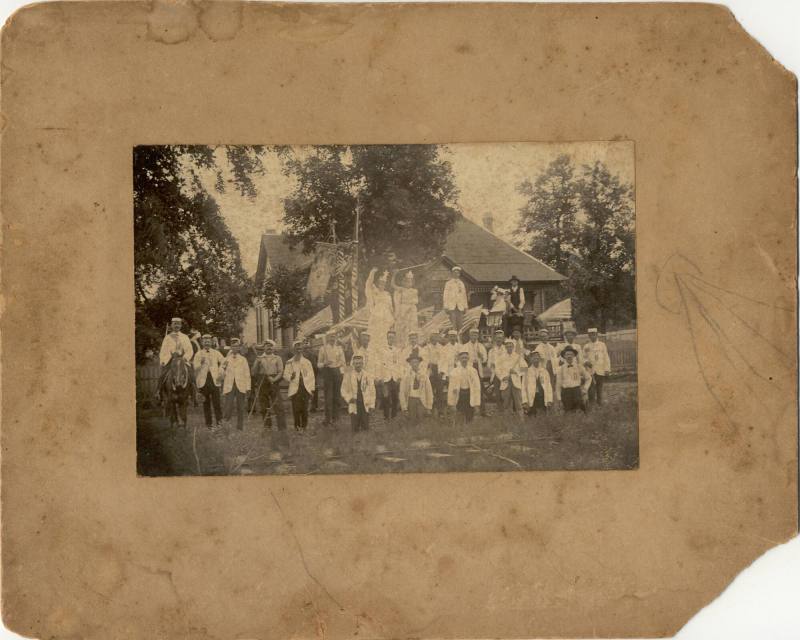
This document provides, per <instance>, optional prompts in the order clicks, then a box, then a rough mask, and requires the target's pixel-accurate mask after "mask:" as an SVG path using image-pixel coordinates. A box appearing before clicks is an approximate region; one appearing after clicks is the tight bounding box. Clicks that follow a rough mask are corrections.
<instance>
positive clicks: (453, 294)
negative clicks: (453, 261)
mask: <svg viewBox="0 0 800 640" xmlns="http://www.w3.org/2000/svg"><path fill="white" fill-rule="evenodd" d="M467 306H468V303H467V287H466V286H465V285H464V281H463V280H462V279H461V267H458V266H455V267H453V268H452V269H451V270H450V279H449V280H448V281H447V282H446V283H445V285H444V293H443V295H442V308H444V310H445V312H447V316H448V317H449V318H450V324H451V325H453V328H454V329H455V330H456V331H461V321H462V320H463V319H464V313H465V312H466V310H467Z"/></svg>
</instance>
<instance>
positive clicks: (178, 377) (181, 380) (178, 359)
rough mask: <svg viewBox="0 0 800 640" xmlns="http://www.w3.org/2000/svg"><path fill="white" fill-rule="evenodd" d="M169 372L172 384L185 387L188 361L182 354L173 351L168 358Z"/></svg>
mask: <svg viewBox="0 0 800 640" xmlns="http://www.w3.org/2000/svg"><path fill="white" fill-rule="evenodd" d="M167 366H168V367H169V374H170V377H171V379H172V384H173V385H174V386H176V387H185V386H186V385H187V383H188V382H189V374H190V369H189V363H188V362H186V360H185V359H184V357H183V354H181V353H179V352H175V353H173V354H172V357H171V358H170V361H169V364H168V365H167Z"/></svg>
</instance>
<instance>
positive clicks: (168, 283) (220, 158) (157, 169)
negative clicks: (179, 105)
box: [133, 145, 262, 359]
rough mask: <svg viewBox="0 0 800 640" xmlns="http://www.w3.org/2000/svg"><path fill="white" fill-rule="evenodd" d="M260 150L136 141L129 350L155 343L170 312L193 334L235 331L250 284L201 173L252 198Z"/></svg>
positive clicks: (140, 350) (221, 187)
mask: <svg viewBox="0 0 800 640" xmlns="http://www.w3.org/2000/svg"><path fill="white" fill-rule="evenodd" d="M261 151H262V148H261V147H225V148H224V150H223V149H222V148H220V149H215V148H213V147H207V146H199V145H198V146H192V145H174V146H139V147H135V148H134V151H133V201H134V293H135V298H136V354H137V359H141V357H142V355H143V353H144V351H145V350H146V349H148V348H157V347H158V345H159V344H160V341H161V337H162V336H163V334H164V329H165V326H166V324H167V322H168V321H169V319H170V318H171V317H172V316H175V315H178V316H180V317H182V318H183V319H184V320H185V321H186V322H187V323H188V326H189V327H191V328H192V329H197V330H199V331H200V332H210V333H213V334H215V335H220V336H231V335H238V333H239V331H240V329H241V324H242V322H243V320H244V316H245V313H246V310H247V306H248V305H249V303H250V300H251V296H252V286H251V282H250V279H249V278H248V276H247V274H246V273H245V271H244V269H243V268H242V263H241V257H240V254H239V245H238V243H237V242H236V240H235V238H234V237H233V235H232V234H231V232H230V229H229V228H228V226H227V224H226V223H225V220H224V218H223V217H222V215H221V213H220V210H219V207H218V205H217V202H216V200H215V199H214V197H213V195H212V194H211V193H209V192H208V191H207V190H206V189H205V188H204V186H203V181H202V180H201V174H202V173H203V172H216V180H215V185H216V190H218V191H220V192H222V191H224V190H225V188H226V182H227V181H226V180H225V179H224V178H223V166H222V165H223V164H225V168H226V169H227V170H228V172H229V174H230V175H231V178H230V184H232V186H233V188H235V189H237V190H238V191H239V192H240V193H241V194H242V195H245V196H248V197H253V196H254V195H255V187H254V185H253V182H252V175H253V174H254V173H256V172H258V171H259V170H260V166H261V165H260V162H261V161H260V153H261Z"/></svg>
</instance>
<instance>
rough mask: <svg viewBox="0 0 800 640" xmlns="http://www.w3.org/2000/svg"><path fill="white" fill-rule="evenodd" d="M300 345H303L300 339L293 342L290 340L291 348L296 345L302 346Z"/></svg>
mask: <svg viewBox="0 0 800 640" xmlns="http://www.w3.org/2000/svg"><path fill="white" fill-rule="evenodd" d="M302 346H303V341H302V340H295V341H294V342H292V348H293V349H294V348H296V347H302Z"/></svg>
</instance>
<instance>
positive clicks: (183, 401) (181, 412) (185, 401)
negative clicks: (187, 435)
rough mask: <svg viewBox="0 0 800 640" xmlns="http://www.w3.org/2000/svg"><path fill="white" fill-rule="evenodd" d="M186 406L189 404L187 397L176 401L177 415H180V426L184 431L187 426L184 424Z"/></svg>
mask: <svg viewBox="0 0 800 640" xmlns="http://www.w3.org/2000/svg"><path fill="white" fill-rule="evenodd" d="M188 404H189V398H188V396H183V397H182V398H181V399H180V400H179V401H178V412H179V415H180V422H181V426H182V427H183V428H184V429H185V428H186V424H187V423H186V405H188Z"/></svg>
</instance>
